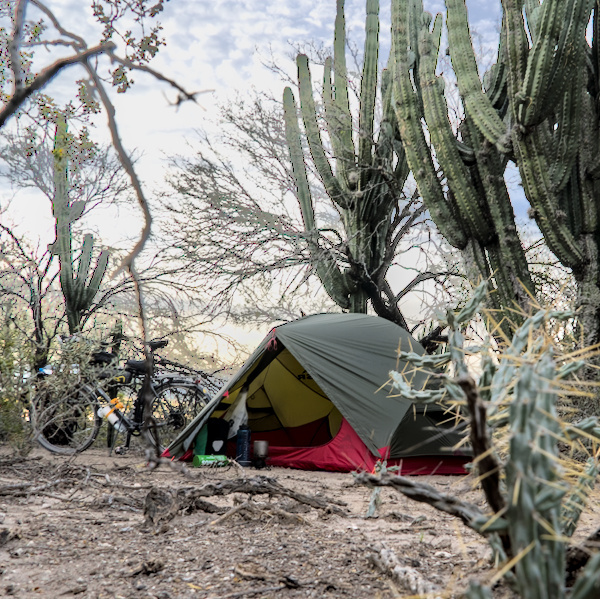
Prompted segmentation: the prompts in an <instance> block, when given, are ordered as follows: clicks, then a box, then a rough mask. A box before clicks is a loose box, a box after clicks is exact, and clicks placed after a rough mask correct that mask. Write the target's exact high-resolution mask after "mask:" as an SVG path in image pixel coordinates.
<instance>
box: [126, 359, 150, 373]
mask: <svg viewBox="0 0 600 599" xmlns="http://www.w3.org/2000/svg"><path fill="white" fill-rule="evenodd" d="M125 368H126V369H127V370H132V371H134V372H145V371H146V360H127V362H125Z"/></svg>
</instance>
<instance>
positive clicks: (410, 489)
mask: <svg viewBox="0 0 600 599" xmlns="http://www.w3.org/2000/svg"><path fill="white" fill-rule="evenodd" d="M355 482H356V483H358V484H360V485H366V486H368V487H392V488H394V489H396V491H399V492H400V493H402V494H403V495H406V497H409V498H410V499H414V500H415V501H420V502H422V503H427V504H428V505H431V506H432V507H434V508H436V509H437V510H439V511H440V512H445V513H446V514H450V515H451V516H456V517H457V518H460V519H461V520H462V521H463V523H464V524H465V525H466V526H468V527H469V528H472V529H473V530H475V531H476V532H478V533H479V534H486V533H482V532H481V525H482V522H484V521H485V519H487V518H486V515H485V514H484V512H482V511H481V510H480V509H479V508H478V507H477V506H476V505H474V504H472V503H468V502H467V501H461V500H460V499H458V498H457V497H454V496H453V495H448V494H447V493H441V492H440V491H438V490H437V489H436V488H435V487H432V486H431V485H428V484H427V483H421V482H416V481H415V480H413V479H410V478H408V477H406V476H398V475H394V476H392V475H390V474H384V475H382V476H375V475H374V474H369V473H367V472H362V473H361V474H358V475H357V476H356V477H355Z"/></svg>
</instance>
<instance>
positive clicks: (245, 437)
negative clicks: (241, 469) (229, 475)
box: [235, 424, 252, 467]
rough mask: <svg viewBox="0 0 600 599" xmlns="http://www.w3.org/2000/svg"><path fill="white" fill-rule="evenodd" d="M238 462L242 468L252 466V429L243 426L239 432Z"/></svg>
mask: <svg viewBox="0 0 600 599" xmlns="http://www.w3.org/2000/svg"><path fill="white" fill-rule="evenodd" d="M236 449H237V451H236V458H235V459H236V461H237V463H238V464H239V465H240V466H245V467H246V466H251V465H252V460H251V459H250V429H249V428H248V427H247V426H246V425H244V424H242V426H240V428H239V429H238V432H237V447H236Z"/></svg>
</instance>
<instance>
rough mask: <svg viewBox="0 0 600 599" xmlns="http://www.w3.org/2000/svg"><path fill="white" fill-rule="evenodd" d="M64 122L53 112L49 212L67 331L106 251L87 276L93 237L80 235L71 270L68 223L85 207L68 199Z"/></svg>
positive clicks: (95, 283) (89, 296) (85, 304)
mask: <svg viewBox="0 0 600 599" xmlns="http://www.w3.org/2000/svg"><path fill="white" fill-rule="evenodd" d="M68 149H69V138H68V135H67V122H66V119H65V117H64V116H63V115H61V114H59V115H57V120H56V136H55V140H54V151H53V154H54V198H53V201H52V214H53V216H54V220H55V223H56V241H55V242H54V243H53V244H52V246H51V249H52V252H53V253H54V254H56V255H57V256H58V259H59V264H60V286H61V290H62V293H63V296H64V299H65V309H66V313H67V322H68V326H69V332H70V333H71V334H73V333H75V332H77V331H79V330H80V327H81V320H82V316H83V313H84V312H85V311H86V310H87V309H88V308H89V307H90V306H91V305H92V302H93V300H94V297H95V296H96V293H98V289H99V287H100V283H101V282H102V279H103V277H104V274H105V272H106V268H107V266H108V251H107V250H103V251H102V252H101V253H100V256H99V257H98V260H97V262H96V267H95V268H94V270H93V272H92V273H91V276H90V267H91V262H92V250H93V247H94V238H93V236H92V235H91V234H87V235H85V236H84V239H83V244H82V246H81V253H80V256H79V263H78V265H77V269H76V272H75V269H74V263H75V257H74V255H73V240H72V231H71V227H72V224H73V222H75V221H76V220H77V219H79V218H80V217H81V215H82V214H83V211H84V210H85V202H83V201H81V200H75V201H70V199H69V178H68V167H69V164H68V161H69V158H68Z"/></svg>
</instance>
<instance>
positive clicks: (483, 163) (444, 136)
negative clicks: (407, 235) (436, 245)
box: [392, 0, 533, 308]
mask: <svg viewBox="0 0 600 599" xmlns="http://www.w3.org/2000/svg"><path fill="white" fill-rule="evenodd" d="M460 1H462V0H460ZM448 4H449V5H450V2H449V3H448ZM462 16H464V15H458V16H457V18H456V20H457V21H458V23H457V24H456V25H455V29H453V30H452V33H451V34H453V33H454V32H455V31H457V30H458V28H459V27H460V26H462V25H463V24H464V26H466V16H464V23H463V22H462V20H461V17H462ZM448 21H449V23H450V10H449V11H448ZM430 22H431V15H429V14H428V13H426V12H424V10H423V2H422V0H392V35H393V40H392V45H393V50H392V52H393V60H394V64H395V68H394V75H395V77H394V105H395V110H396V115H397V118H398V124H399V128H400V134H401V136H402V141H403V143H404V146H405V148H406V152H407V160H408V164H409V166H410V168H411V170H412V173H413V175H414V177H415V180H416V182H417V185H418V188H419V192H420V193H421V195H422V196H423V199H424V200H425V204H426V206H427V208H428V210H429V212H430V214H431V216H432V218H433V220H434V222H435V223H436V225H437V226H438V228H439V230H440V232H441V233H442V235H444V237H446V239H447V240H448V241H449V242H450V243H451V244H452V245H454V246H455V247H457V248H459V249H461V250H463V251H464V252H465V253H466V254H467V255H468V256H469V257H470V261H471V262H472V263H473V264H475V265H476V266H477V268H478V270H479V273H480V275H482V276H483V277H484V278H491V279H492V281H493V283H494V286H495V289H496V291H497V293H496V294H495V296H492V297H494V298H495V301H496V305H497V307H504V308H509V307H511V306H515V305H519V306H520V307H522V308H525V307H526V306H527V304H528V303H529V294H530V293H532V292H533V284H532V281H531V277H530V274H529V270H528V265H527V261H526V257H525V254H524V251H523V249H522V246H521V243H520V241H519V237H518V234H517V230H516V226H515V220H514V213H513V210H512V207H511V205H510V200H509V196H508V191H507V189H506V184H505V182H504V178H503V174H504V169H505V166H506V159H505V158H504V156H503V155H502V154H501V153H500V150H499V149H498V148H502V149H504V148H505V145H506V135H505V127H504V126H503V121H502V118H501V116H500V115H501V108H502V105H503V104H502V102H503V96H502V94H498V96H497V98H496V101H497V102H498V106H499V110H498V111H497V110H496V108H495V107H494V106H492V105H491V102H490V100H489V99H487V98H486V100H487V104H484V103H483V102H481V101H480V96H481V95H482V92H481V84H480V83H479V78H478V76H477V65H476V64H475V59H474V57H473V54H472V51H471V54H470V55H469V54H468V53H467V54H465V55H462V54H460V52H458V51H457V53H456V54H457V56H460V57H461V59H463V60H464V61H465V62H468V61H469V59H471V62H472V64H470V63H469V65H468V66H469V68H474V69H475V71H474V74H473V72H472V70H471V71H469V77H467V78H465V83H464V89H465V91H464V94H463V95H462V96H461V98H462V100H463V107H464V110H465V115H464V118H463V120H462V122H460V123H459V125H458V128H457V131H458V133H457V134H455V133H454V130H453V127H452V124H451V123H450V120H449V117H448V106H447V103H446V98H445V95H444V91H445V82H444V80H443V78H442V77H440V76H437V75H436V69H437V64H438V56H439V51H440V38H441V33H442V16H441V15H438V16H437V17H436V19H435V21H434V24H433V29H430ZM451 34H450V35H451ZM459 39H460V40H461V41H462V42H463V43H464V41H463V38H462V37H460V38H459ZM467 43H468V44H469V45H470V39H469V38H468V32H467ZM453 57H454V54H453ZM455 68H456V67H455ZM423 120H424V121H425V122H426V123H427V129H428V132H429V138H430V139H429V141H430V143H428V141H427V139H426V136H425V132H424V131H423V127H422V125H421V123H422V121H423ZM432 147H433V151H432ZM444 179H445V182H444Z"/></svg>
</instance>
